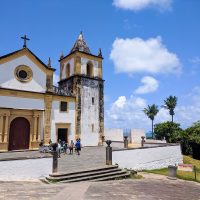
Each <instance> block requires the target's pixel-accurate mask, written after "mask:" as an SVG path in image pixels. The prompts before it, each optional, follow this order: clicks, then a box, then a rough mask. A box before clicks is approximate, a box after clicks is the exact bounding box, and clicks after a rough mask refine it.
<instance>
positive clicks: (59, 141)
mask: <svg viewBox="0 0 200 200" xmlns="http://www.w3.org/2000/svg"><path fill="white" fill-rule="evenodd" d="M57 151H58V158H60V153H61V140H58V147H57Z"/></svg>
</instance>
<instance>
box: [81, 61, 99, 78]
mask: <svg viewBox="0 0 200 200" xmlns="http://www.w3.org/2000/svg"><path fill="white" fill-rule="evenodd" d="M88 61H90V62H91V63H92V64H93V70H94V71H93V72H94V76H98V62H97V61H95V60H89V59H87V58H81V74H85V75H86V67H87V63H88Z"/></svg>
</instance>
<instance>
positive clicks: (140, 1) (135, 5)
mask: <svg viewBox="0 0 200 200" xmlns="http://www.w3.org/2000/svg"><path fill="white" fill-rule="evenodd" d="M171 3H172V0H113V5H114V6H115V7H117V8H121V9H124V10H133V11H139V10H142V9H145V8H148V7H154V8H158V9H159V10H169V9H170V8H171Z"/></svg>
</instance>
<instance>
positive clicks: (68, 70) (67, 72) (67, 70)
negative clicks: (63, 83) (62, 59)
mask: <svg viewBox="0 0 200 200" xmlns="http://www.w3.org/2000/svg"><path fill="white" fill-rule="evenodd" d="M69 77H70V64H69V63H68V64H67V66H66V78H69Z"/></svg>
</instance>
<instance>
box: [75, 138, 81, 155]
mask: <svg viewBox="0 0 200 200" xmlns="http://www.w3.org/2000/svg"><path fill="white" fill-rule="evenodd" d="M75 146H76V151H77V154H78V155H80V150H81V141H80V139H77V140H76V144H75Z"/></svg>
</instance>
